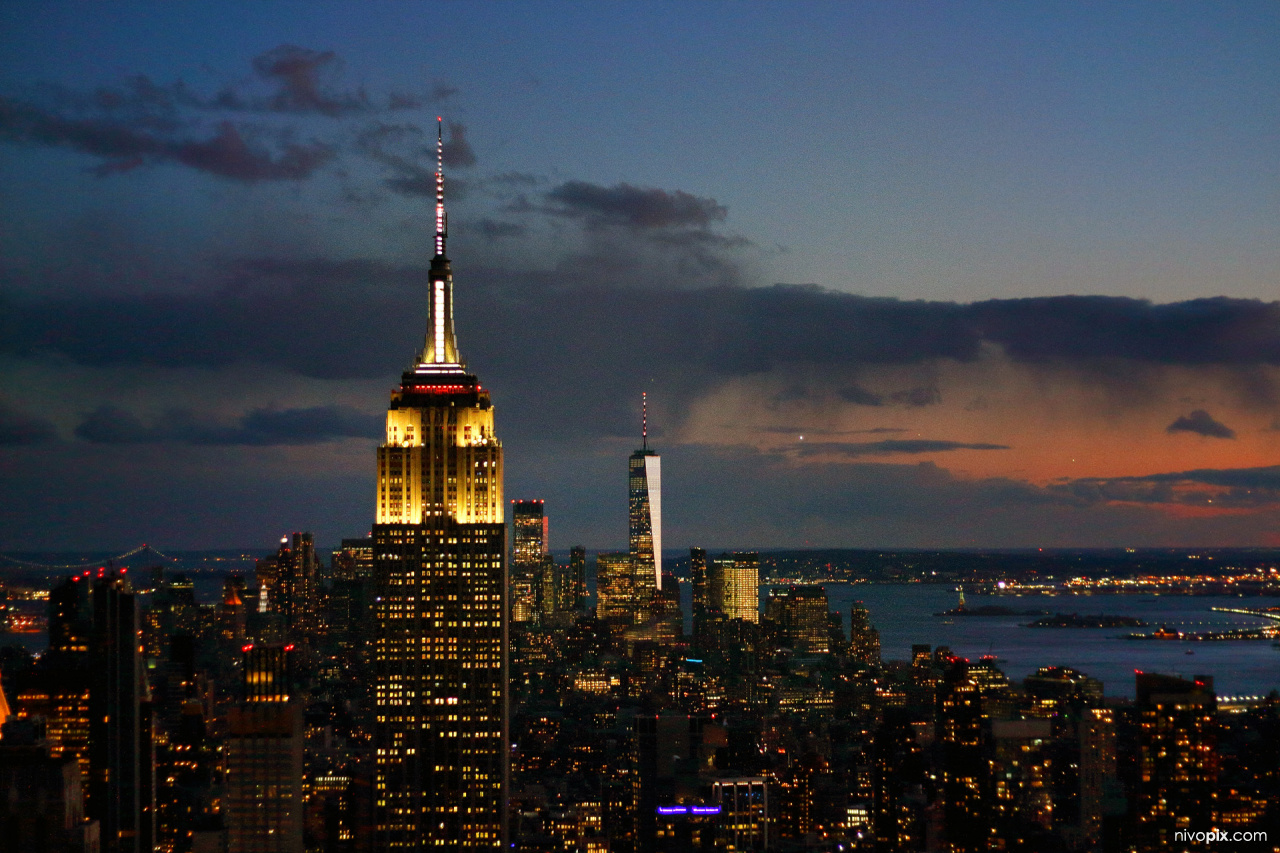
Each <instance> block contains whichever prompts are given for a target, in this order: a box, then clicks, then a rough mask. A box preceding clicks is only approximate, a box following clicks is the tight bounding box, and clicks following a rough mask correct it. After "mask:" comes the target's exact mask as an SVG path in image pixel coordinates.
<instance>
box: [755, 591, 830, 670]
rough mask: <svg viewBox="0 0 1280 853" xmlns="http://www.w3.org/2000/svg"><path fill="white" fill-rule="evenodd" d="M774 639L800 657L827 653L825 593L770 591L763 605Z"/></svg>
mask: <svg viewBox="0 0 1280 853" xmlns="http://www.w3.org/2000/svg"><path fill="white" fill-rule="evenodd" d="M765 615H766V616H767V617H768V619H769V622H770V625H771V628H772V630H773V632H774V638H775V640H776V642H778V643H779V644H780V645H783V646H786V647H788V648H791V649H794V650H795V651H796V652H797V653H798V654H802V655H819V654H823V655H824V654H826V653H827V652H829V651H830V646H829V643H828V631H827V591H826V589H824V588H823V587H820V586H813V585H797V584H792V585H791V586H785V587H774V588H773V589H771V590H769V598H768V600H767V601H766V602H765Z"/></svg>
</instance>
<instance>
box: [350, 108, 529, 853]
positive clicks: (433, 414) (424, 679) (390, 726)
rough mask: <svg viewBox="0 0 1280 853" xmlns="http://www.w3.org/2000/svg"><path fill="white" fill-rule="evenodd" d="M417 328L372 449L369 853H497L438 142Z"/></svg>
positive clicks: (481, 594)
mask: <svg viewBox="0 0 1280 853" xmlns="http://www.w3.org/2000/svg"><path fill="white" fill-rule="evenodd" d="M436 145H437V149H436V150H437V157H438V158H439V162H440V163H441V165H440V166H438V168H437V171H436V236H435V256H434V257H433V258H432V260H431V271H430V274H429V284H430V288H431V297H430V299H429V306H430V319H429V323H428V330H427V336H426V341H425V342H424V344H423V348H422V351H421V352H420V353H419V354H418V357H417V359H416V363H415V364H414V366H412V367H411V368H409V370H407V371H406V372H405V373H404V375H403V376H402V377H401V381H400V387H399V388H398V389H397V390H395V391H393V392H392V394H391V404H390V406H389V408H388V410H387V433H386V441H385V442H384V443H383V444H382V446H381V447H379V448H378V495H377V506H376V523H375V524H374V526H373V552H374V567H375V568H374V575H375V579H374V585H375V607H376V624H377V631H376V639H375V647H374V658H375V687H374V690H375V705H376V715H377V719H376V724H375V747H376V770H375V788H374V799H375V822H376V826H375V833H376V843H377V847H378V849H379V850H427V849H431V850H483V849H488V850H499V849H502V848H505V846H506V845H505V836H506V787H507V775H508V760H507V748H506V743H507V740H508V736H507V577H506V559H505V554H506V526H505V524H504V522H503V506H502V444H501V442H500V441H498V438H497V436H496V435H495V434H494V429H493V403H492V401H491V400H490V397H489V392H488V391H487V390H485V389H484V388H483V387H482V386H481V385H480V383H479V380H477V379H476V377H475V376H474V375H472V374H469V373H467V372H466V369H465V366H464V365H463V363H462V361H461V359H460V357H459V354H458V348H457V343H456V340H455V337H454V330H453V273H452V270H451V268H450V264H449V259H448V257H447V256H446V254H445V237H446V232H447V227H446V220H445V212H444V179H443V171H442V169H443V166H442V162H443V158H442V152H443V139H442V138H441V136H440V135H439V133H437V141H436Z"/></svg>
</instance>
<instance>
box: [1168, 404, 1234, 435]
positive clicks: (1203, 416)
mask: <svg viewBox="0 0 1280 853" xmlns="http://www.w3.org/2000/svg"><path fill="white" fill-rule="evenodd" d="M1165 432H1169V433H1175V432H1194V433H1195V434H1196V435H1203V436H1205V437H1207V438H1235V437H1236V431H1235V430H1233V429H1232V428H1231V427H1229V426H1227V425H1226V424H1223V423H1220V422H1218V421H1217V420H1215V419H1214V418H1213V416H1212V415H1210V414H1209V413H1208V412H1206V411H1205V410H1204V409H1196V410H1195V411H1194V412H1192V413H1191V414H1189V415H1183V416H1182V417H1180V418H1178V419H1177V420H1176V421H1174V422H1173V423H1171V424H1169V426H1168V427H1167V428H1166V429H1165Z"/></svg>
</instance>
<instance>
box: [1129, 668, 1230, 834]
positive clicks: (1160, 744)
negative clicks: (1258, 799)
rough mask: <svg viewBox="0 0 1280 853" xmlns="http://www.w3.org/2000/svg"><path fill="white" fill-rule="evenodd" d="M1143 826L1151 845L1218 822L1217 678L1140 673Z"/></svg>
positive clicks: (1140, 817)
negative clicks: (1178, 832)
mask: <svg viewBox="0 0 1280 853" xmlns="http://www.w3.org/2000/svg"><path fill="white" fill-rule="evenodd" d="M1136 679H1137V700H1138V701H1137V708H1138V723H1139V728H1138V780H1139V781H1138V825H1139V833H1140V835H1141V837H1142V840H1143V841H1144V842H1145V843H1146V844H1147V845H1148V848H1147V849H1157V848H1159V849H1162V850H1163V849H1165V848H1166V847H1171V846H1173V843H1174V833H1175V832H1177V831H1178V830H1194V829H1195V828H1196V827H1199V826H1212V825H1213V823H1214V821H1213V812H1214V808H1213V807H1214V798H1215V796H1216V793H1215V787H1216V784H1217V771H1218V767H1217V737H1216V732H1217V724H1216V720H1215V718H1216V714H1217V705H1218V703H1217V698H1216V697H1215V696H1214V693H1213V679H1212V678H1211V677H1209V676H1207V675H1197V676H1196V677H1195V680H1194V681H1187V680H1185V679H1182V678H1176V677H1174V676H1172V675H1159V674H1156V673H1150V672H1139V673H1138V674H1137V676H1136Z"/></svg>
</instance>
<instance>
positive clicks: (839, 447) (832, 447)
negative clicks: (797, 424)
mask: <svg viewBox="0 0 1280 853" xmlns="http://www.w3.org/2000/svg"><path fill="white" fill-rule="evenodd" d="M1009 449H1010V448H1009V446H1008V445H1004V444H985V443H966V442H961V441H939V440H936V439H893V438H890V439H885V440H884V441H857V442H853V441H821V442H819V441H815V442H805V443H804V444H803V445H798V446H797V447H796V448H795V450H794V452H795V453H797V454H798V455H800V456H828V455H830V456H845V457H850V458H856V457H859V456H883V455H887V454H891V453H944V452H946V451H948V450H1009Z"/></svg>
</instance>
